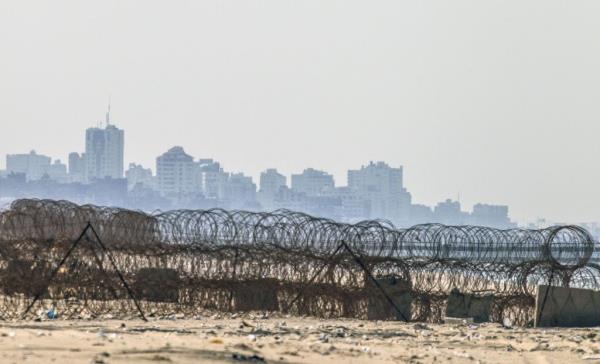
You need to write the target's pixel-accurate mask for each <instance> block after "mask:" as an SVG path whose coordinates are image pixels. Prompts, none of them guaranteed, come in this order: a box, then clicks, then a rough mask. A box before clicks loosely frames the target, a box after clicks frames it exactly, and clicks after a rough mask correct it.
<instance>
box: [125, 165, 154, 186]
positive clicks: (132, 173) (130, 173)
mask: <svg viewBox="0 0 600 364" xmlns="http://www.w3.org/2000/svg"><path fill="white" fill-rule="evenodd" d="M125 178H126V179H127V190H129V191H131V190H133V188H134V187H136V186H140V185H141V186H143V187H145V188H150V189H155V187H156V186H155V179H154V176H153V175H152V170H151V169H150V168H144V167H143V166H141V165H139V164H135V163H130V164H129V168H128V169H127V171H125Z"/></svg>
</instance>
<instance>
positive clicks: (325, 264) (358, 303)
mask: <svg viewBox="0 0 600 364" xmlns="http://www.w3.org/2000/svg"><path fill="white" fill-rule="evenodd" d="M78 239H79V240H78ZM76 241H78V243H77V244H76V245H77V248H76V249H71V248H72V246H73V244H74V242H76ZM594 247H595V245H594V241H593V239H592V238H591V237H590V236H589V234H588V233H587V232H586V231H585V230H584V229H583V228H581V227H578V226H554V227H550V228H547V229H540V230H526V229H511V230H499V229H493V228H487V227H479V226H444V225H440V224H424V225H417V226H414V227H411V228H406V229H398V228H395V227H394V226H393V225H392V224H390V223H388V222H385V221H380V220H371V221H363V222H359V223H356V224H344V223H339V222H335V221H332V220H329V219H324V218H317V217H313V216H310V215H307V214H304V213H298V212H293V211H288V210H278V211H274V212H269V213H266V212H249V211H226V210H222V209H210V210H176V211H167V212H156V213H152V214H148V213H144V212H140V211H132V210H126V209H120V208H112V207H99V206H92V205H83V206H79V205H76V204H74V203H71V202H67V201H51V200H17V201H15V202H14V203H12V204H11V205H10V206H9V207H8V208H6V209H5V210H3V211H1V212H0V290H1V292H0V294H1V296H0V312H2V315H3V316H4V317H21V316H22V315H23V313H24V312H27V315H29V316H31V315H36V314H38V313H39V312H40V311H43V310H46V309H47V308H48V307H58V310H59V311H60V312H61V314H62V316H63V317H82V316H92V317H96V316H99V315H103V314H107V313H110V314H114V315H139V316H141V317H144V313H148V314H167V313H183V314H186V315H187V314H189V315H193V314H196V313H198V312H200V311H201V310H206V309H211V310H219V311H254V310H256V311H285V312H290V313H293V314H299V315H312V316H318V317H325V318H330V317H358V318H371V319H403V320H407V321H408V320H412V321H429V322H439V321H441V320H442V319H443V317H444V315H445V307H446V305H447V302H448V299H449V297H450V296H451V295H452V294H453V293H452V292H456V291H459V292H460V293H461V294H466V295H470V296H472V297H491V302H492V305H491V307H492V312H491V313H490V319H492V320H494V321H502V319H503V318H505V317H510V318H511V320H512V321H513V322H515V323H517V324H526V323H528V322H530V321H532V320H533V319H534V307H535V294H536V289H537V286H538V285H540V284H548V282H552V284H554V285H560V286H563V287H580V288H598V286H599V282H598V279H599V277H600V274H599V269H598V266H597V265H596V264H594V263H593V262H594V258H595V257H594ZM70 249H71V250H70ZM67 253H68V254H67Z"/></svg>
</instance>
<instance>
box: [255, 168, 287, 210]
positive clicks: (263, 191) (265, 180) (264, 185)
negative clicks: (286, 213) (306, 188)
mask: <svg viewBox="0 0 600 364" xmlns="http://www.w3.org/2000/svg"><path fill="white" fill-rule="evenodd" d="M259 183H260V189H259V191H258V201H259V202H260V204H261V205H262V207H263V209H265V210H274V209H275V196H276V195H277V192H278V191H279V190H280V189H281V188H282V187H285V186H287V179H286V177H285V176H284V175H283V174H280V173H279V172H277V170H276V169H274V168H270V169H267V170H266V171H264V172H262V173H261V174H260V182H259Z"/></svg>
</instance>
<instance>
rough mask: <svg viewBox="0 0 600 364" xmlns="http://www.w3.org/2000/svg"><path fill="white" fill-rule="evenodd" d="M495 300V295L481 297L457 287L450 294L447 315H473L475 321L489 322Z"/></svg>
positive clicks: (464, 316)
mask: <svg viewBox="0 0 600 364" xmlns="http://www.w3.org/2000/svg"><path fill="white" fill-rule="evenodd" d="M493 302H494V296H493V295H485V296H481V297H479V296H475V295H472V294H465V293H461V292H460V291H459V290H458V289H456V288H455V289H453V290H452V291H451V292H450V294H449V295H448V303H447V305H446V316H447V317H456V318H465V319H466V318H471V317H472V318H473V321H474V322H487V321H489V320H490V312H491V310H492V303H493Z"/></svg>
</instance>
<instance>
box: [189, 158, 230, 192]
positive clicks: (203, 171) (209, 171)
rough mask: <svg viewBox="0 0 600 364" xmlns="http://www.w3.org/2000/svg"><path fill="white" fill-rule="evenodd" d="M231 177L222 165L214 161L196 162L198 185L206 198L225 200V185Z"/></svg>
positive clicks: (201, 160)
mask: <svg viewBox="0 0 600 364" xmlns="http://www.w3.org/2000/svg"><path fill="white" fill-rule="evenodd" d="M228 178H229V175H228V174H227V173H226V172H225V171H223V168H221V164H219V162H216V161H214V160H212V159H200V160H198V162H196V185H197V186H198V188H199V189H200V190H201V191H202V194H203V195H204V197H205V198H207V199H210V200H220V199H223V198H225V185H226V184H227V180H228Z"/></svg>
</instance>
